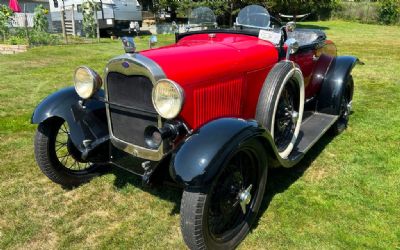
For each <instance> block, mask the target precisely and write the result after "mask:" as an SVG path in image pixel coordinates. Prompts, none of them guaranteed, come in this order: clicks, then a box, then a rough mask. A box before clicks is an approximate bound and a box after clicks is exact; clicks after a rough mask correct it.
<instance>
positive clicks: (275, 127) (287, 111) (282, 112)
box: [256, 61, 304, 158]
mask: <svg viewBox="0 0 400 250" xmlns="http://www.w3.org/2000/svg"><path fill="white" fill-rule="evenodd" d="M290 102H291V103H290ZM303 111H304V79H303V75H302V73H301V70H300V69H299V67H298V66H297V65H296V64H294V63H293V62H290V61H282V62H279V63H277V64H276V65H275V66H274V67H273V68H272V70H271V71H270V73H269V74H268V77H267V79H266V80H265V82H264V85H263V87H262V90H261V94H260V97H259V99H258V103H257V109H256V120H257V121H259V122H260V123H261V124H262V125H263V126H264V127H265V128H266V129H268V130H269V131H270V133H271V135H272V137H273V138H274V141H275V144H276V146H277V148H278V151H279V155H280V156H281V157H282V158H287V157H288V156H289V154H290V152H291V151H292V150H293V147H294V144H295V143H296V140H297V137H298V135H299V132H300V125H301V121H302V118H303Z"/></svg>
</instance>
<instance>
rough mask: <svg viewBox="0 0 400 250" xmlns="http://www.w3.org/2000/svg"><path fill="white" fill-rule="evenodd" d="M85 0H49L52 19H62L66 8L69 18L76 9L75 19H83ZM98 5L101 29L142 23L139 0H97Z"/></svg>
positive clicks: (113, 30) (121, 28)
mask: <svg viewBox="0 0 400 250" xmlns="http://www.w3.org/2000/svg"><path fill="white" fill-rule="evenodd" d="M83 2H84V0H49V5H50V14H51V19H52V21H61V10H62V9H63V8H64V10H65V13H66V14H65V15H66V18H67V20H68V19H71V16H72V11H74V19H75V21H78V22H79V21H82V20H83V15H82V3H83ZM95 2H96V3H97V5H98V11H97V18H98V20H99V26H100V30H103V31H107V33H109V34H110V33H116V32H120V31H128V30H129V28H130V25H131V27H132V24H131V22H138V23H140V24H141V23H142V8H141V6H140V4H139V2H138V1H137V0H95Z"/></svg>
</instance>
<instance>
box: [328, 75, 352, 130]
mask: <svg viewBox="0 0 400 250" xmlns="http://www.w3.org/2000/svg"><path fill="white" fill-rule="evenodd" d="M353 88H354V81H353V77H352V76H351V75H350V76H349V79H348V81H347V84H346V87H345V89H344V91H343V93H342V96H341V98H340V110H339V118H338V119H337V121H336V122H335V123H334V124H333V125H332V128H331V133H332V134H333V135H339V134H340V133H342V132H343V131H344V130H346V128H347V124H348V123H349V118H350V114H351V108H352V101H353Z"/></svg>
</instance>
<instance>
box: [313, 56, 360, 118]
mask: <svg viewBox="0 0 400 250" xmlns="http://www.w3.org/2000/svg"><path fill="white" fill-rule="evenodd" d="M358 62H359V60H358V58H356V57H353V56H338V57H336V58H335V59H334V60H333V61H332V63H331V65H330V67H329V70H328V73H327V74H326V76H325V79H324V81H323V83H322V87H321V91H320V94H319V96H318V103H317V111H318V112H321V113H326V114H330V115H339V112H340V100H341V99H340V98H341V96H342V93H343V91H344V89H345V87H346V84H347V82H348V79H349V77H350V75H351V71H352V70H353V68H354V66H355V65H356V64H357V63H358ZM351 88H352V89H351V94H352V93H353V91H354V90H353V86H351Z"/></svg>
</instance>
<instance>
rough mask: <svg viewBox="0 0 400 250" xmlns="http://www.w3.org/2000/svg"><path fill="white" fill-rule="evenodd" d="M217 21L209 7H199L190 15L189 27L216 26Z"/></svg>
mask: <svg viewBox="0 0 400 250" xmlns="http://www.w3.org/2000/svg"><path fill="white" fill-rule="evenodd" d="M216 21H217V19H216V18H215V15H214V12H213V11H212V10H211V9H210V8H208V7H198V8H196V9H194V10H192V12H191V13H190V15H189V25H214V24H216Z"/></svg>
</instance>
